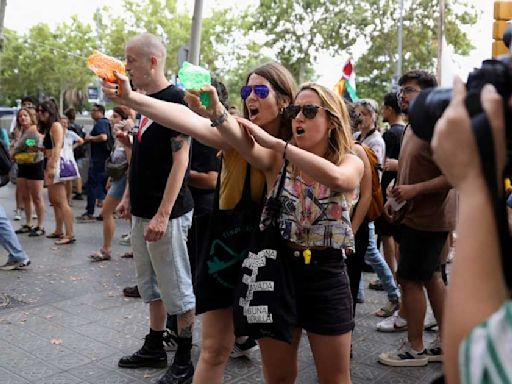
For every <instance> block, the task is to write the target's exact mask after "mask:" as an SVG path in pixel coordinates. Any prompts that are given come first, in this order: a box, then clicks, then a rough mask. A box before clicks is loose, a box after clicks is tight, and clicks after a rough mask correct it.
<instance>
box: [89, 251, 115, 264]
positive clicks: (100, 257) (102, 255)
mask: <svg viewBox="0 0 512 384" xmlns="http://www.w3.org/2000/svg"><path fill="white" fill-rule="evenodd" d="M89 257H90V259H91V262H93V263H96V262H98V261H108V260H110V259H111V258H112V256H111V255H110V252H106V251H105V250H104V249H103V248H100V250H99V251H97V252H95V253H93V254H92V255H89Z"/></svg>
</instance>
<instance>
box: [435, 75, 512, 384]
mask: <svg viewBox="0 0 512 384" xmlns="http://www.w3.org/2000/svg"><path fill="white" fill-rule="evenodd" d="M465 96H466V89H465V86H464V84H463V83H462V81H461V80H460V79H459V78H456V79H455V81H454V87H453V98H452V101H451V103H450V105H449V107H448V108H447V109H446V111H445V113H444V114H443V116H442V117H441V119H440V120H439V121H438V122H437V125H436V127H435V129H434V137H433V139H432V150H433V156H434V159H435V161H436V162H437V164H438V165H439V167H440V168H441V170H442V171H443V173H444V174H445V175H446V177H447V179H448V181H449V182H450V183H451V184H452V185H453V186H454V187H455V188H456V189H457V191H458V192H459V197H460V199H459V202H460V204H459V215H458V225H457V234H458V240H457V245H456V249H455V253H456V257H455V261H454V264H453V269H452V273H451V280H450V289H449V290H448V295H447V299H446V303H445V314H444V319H443V327H442V340H443V349H444V367H445V373H446V378H447V382H448V383H459V382H460V374H459V371H458V367H459V348H460V345H461V343H462V342H463V341H464V339H466V338H467V336H468V335H469V333H470V332H471V331H472V330H473V329H474V328H475V327H476V326H477V325H478V324H480V323H482V322H483V321H485V320H486V319H488V318H489V317H490V316H491V315H492V314H493V313H494V312H496V311H497V310H498V309H499V308H500V306H501V305H502V304H503V303H504V302H505V301H506V299H507V297H508V291H507V288H506V285H505V280H504V278H503V272H502V264H501V258H500V248H499V241H498V232H497V228H496V224H495V220H494V212H493V208H492V203H491V198H490V195H489V192H488V190H487V185H486V183H485V180H484V176H483V174H482V167H481V165H480V156H479V154H478V151H477V145H476V140H475V137H474V134H473V132H472V128H471V120H470V117H469V115H468V113H467V111H466V107H465V105H464V100H465ZM481 96H482V106H483V108H484V110H485V112H486V114H487V116H488V118H489V121H490V124H491V127H492V133H493V138H494V144H495V152H496V158H497V167H498V175H499V177H498V179H499V180H500V188H503V183H502V182H501V180H502V177H501V175H502V173H503V168H504V164H505V143H506V141H505V122H504V113H503V101H502V99H501V96H499V95H498V94H497V93H496V90H495V89H494V87H493V86H489V85H488V86H486V87H484V89H483V91H482V94H481ZM486 160H487V161H488V160H489V159H483V161H486ZM464 364H469V365H471V364H472V361H471V360H470V361H465V362H464Z"/></svg>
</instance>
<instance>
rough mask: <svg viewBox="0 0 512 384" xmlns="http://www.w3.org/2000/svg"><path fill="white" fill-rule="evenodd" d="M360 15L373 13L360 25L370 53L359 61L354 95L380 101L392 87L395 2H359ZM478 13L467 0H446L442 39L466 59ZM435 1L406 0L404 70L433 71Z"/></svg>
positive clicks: (395, 27) (395, 21) (435, 24)
mask: <svg viewBox="0 0 512 384" xmlns="http://www.w3.org/2000/svg"><path fill="white" fill-rule="evenodd" d="M359 8H360V11H359V12H358V13H363V12H364V13H365V14H369V15H373V16H374V18H373V19H372V20H369V19H368V20H365V19H363V20H364V22H361V23H360V26H361V29H362V33H361V38H363V39H364V43H365V44H366V46H368V50H367V51H366V52H365V53H364V54H363V55H362V56H361V57H360V58H359V59H358V61H357V63H356V71H357V93H358V95H359V96H360V97H371V98H374V99H376V100H379V101H380V100H382V97H383V96H384V94H386V93H387V92H389V91H390V89H391V78H392V76H393V75H394V74H395V72H396V62H397V60H398V58H397V33H398V19H399V2H398V1H395V0H368V1H366V2H364V4H363V2H361V4H359ZM477 14H478V13H477V12H476V10H475V9H474V8H473V7H472V6H470V5H468V3H467V2H466V1H465V0H458V1H455V0H449V1H447V2H446V18H445V37H446V40H447V42H448V43H449V44H450V45H452V46H453V47H454V50H455V52H456V53H458V54H462V55H466V54H468V53H469V51H471V49H472V48H473V46H472V44H471V41H470V40H469V38H468V35H467V28H468V27H469V26H470V25H472V24H474V23H475V22H476V20H477ZM438 20H439V7H438V2H437V1H431V0H417V1H412V0H405V1H404V30H403V52H404V55H403V65H402V71H403V72H405V71H407V70H410V69H425V70H428V71H431V72H435V66H436V62H437V26H438Z"/></svg>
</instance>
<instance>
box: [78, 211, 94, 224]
mask: <svg viewBox="0 0 512 384" xmlns="http://www.w3.org/2000/svg"><path fill="white" fill-rule="evenodd" d="M76 220H77V221H78V222H79V223H90V222H93V221H96V218H95V217H94V216H93V215H89V214H88V213H87V212H86V213H84V214H83V215H81V216H78V217H77V218H76Z"/></svg>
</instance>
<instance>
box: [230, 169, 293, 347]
mask: <svg viewBox="0 0 512 384" xmlns="http://www.w3.org/2000/svg"><path fill="white" fill-rule="evenodd" d="M286 168H287V162H286V163H285V165H284V167H283V170H282V172H281V177H280V180H279V184H278V187H277V191H276V193H275V195H274V196H270V197H269V198H268V199H267V201H266V202H265V205H266V209H267V212H269V218H270V221H269V223H268V225H267V226H266V227H265V228H264V229H263V230H261V229H258V230H257V231H255V233H254V235H253V237H252V239H251V243H250V247H249V253H248V256H247V257H246V258H245V260H244V261H243V263H242V268H241V271H240V276H239V281H238V285H237V287H236V290H235V303H234V305H233V316H234V324H235V334H236V335H237V336H250V337H252V338H254V339H259V338H262V337H270V338H273V339H277V340H281V341H285V342H287V343H291V341H292V336H293V330H294V328H295V326H296V322H297V320H296V319H297V309H296V305H295V299H294V298H295V289H294V283H293V279H292V275H291V268H290V266H289V262H290V260H288V258H287V257H285V256H283V255H282V253H281V252H282V251H281V250H282V249H283V247H285V246H286V245H285V244H284V241H283V240H282V237H281V233H280V230H279V225H278V218H279V214H280V211H281V203H280V200H279V198H280V196H281V192H282V189H283V186H284V181H285V179H286Z"/></svg>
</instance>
